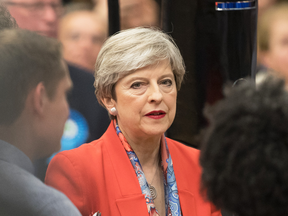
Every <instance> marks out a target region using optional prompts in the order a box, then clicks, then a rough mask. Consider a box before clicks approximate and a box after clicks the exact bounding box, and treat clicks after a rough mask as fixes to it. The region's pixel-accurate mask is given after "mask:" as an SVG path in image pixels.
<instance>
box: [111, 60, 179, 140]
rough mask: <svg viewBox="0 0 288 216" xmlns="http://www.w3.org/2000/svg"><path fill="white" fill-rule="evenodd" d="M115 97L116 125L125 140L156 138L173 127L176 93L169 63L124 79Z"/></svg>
mask: <svg viewBox="0 0 288 216" xmlns="http://www.w3.org/2000/svg"><path fill="white" fill-rule="evenodd" d="M115 93H116V97H117V102H116V101H114V103H115V107H116V109H117V111H118V114H117V121H118V124H119V127H120V129H121V131H122V132H123V134H124V136H125V137H126V138H127V137H129V138H132V139H134V140H135V139H145V138H152V137H159V136H161V135H162V134H163V133H164V132H165V131H166V130H167V129H168V128H169V127H170V125H171V124H172V122H173V120H174V117H175V113H176V98H177V90H176V83H175V79H174V74H173V72H172V70H171V67H170V64H169V63H168V61H162V62H160V63H159V64H157V65H154V66H149V67H145V68H142V69H139V70H137V71H136V72H134V73H132V74H130V75H127V76H125V77H124V78H123V79H121V80H119V81H118V82H117V84H116V86H115Z"/></svg>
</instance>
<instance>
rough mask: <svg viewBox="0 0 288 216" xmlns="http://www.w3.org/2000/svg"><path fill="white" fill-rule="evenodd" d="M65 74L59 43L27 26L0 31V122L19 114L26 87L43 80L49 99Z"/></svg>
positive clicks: (26, 91)
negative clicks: (27, 28) (30, 29)
mask: <svg viewBox="0 0 288 216" xmlns="http://www.w3.org/2000/svg"><path fill="white" fill-rule="evenodd" d="M66 74H67V71H66V68H65V67H64V62H63V60H62V54H61V50H60V43H59V42H57V41H56V40H55V39H52V38H46V37H43V36H40V35H38V34H36V33H33V32H30V31H28V30H21V29H9V30H8V29H7V30H3V31H1V32H0V124H11V123H12V122H13V121H14V120H15V119H17V117H18V116H19V115H20V114H21V112H22V110H23V108H24V105H25V101H26V98H27V95H28V93H29V91H30V90H31V89H33V88H35V87H36V86H37V85H38V83H40V82H43V84H44V86H45V88H46V90H47V94H48V96H49V98H50V99H52V98H53V96H54V94H55V90H56V87H57V85H58V83H59V81H60V80H61V78H63V77H64V76H65V75H66Z"/></svg>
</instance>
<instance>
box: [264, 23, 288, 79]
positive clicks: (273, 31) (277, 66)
mask: <svg viewBox="0 0 288 216" xmlns="http://www.w3.org/2000/svg"><path fill="white" fill-rule="evenodd" d="M265 58H266V63H267V65H266V66H267V67H268V68H270V69H272V70H274V71H275V72H276V73H277V74H278V75H279V76H281V77H283V78H285V80H286V82H288V18H286V19H281V18H280V19H276V20H275V21H274V22H273V23H272V24H271V27H270V43H269V51H268V52H267V53H266V57H265Z"/></svg>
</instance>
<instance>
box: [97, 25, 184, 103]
mask: <svg viewBox="0 0 288 216" xmlns="http://www.w3.org/2000/svg"><path fill="white" fill-rule="evenodd" d="M163 60H168V61H169V62H170V65H171V69H172V71H173V73H174V76H175V80H176V85H177V88H178V89H180V87H181V82H182V80H183V76H184V73H185V66H184V62H183V58H182V56H181V54H180V51H179V49H178V48H177V46H176V44H175V43H174V41H173V39H172V38H171V37H170V36H168V35H167V34H165V33H163V32H161V31H160V30H157V29H152V28H142V27H138V28H134V29H128V30H123V31H120V32H119V33H117V34H115V35H113V36H111V37H110V38H108V40H106V42H105V43H104V45H103V46H102V48H101V50H100V52H99V54H98V58H97V61H96V65H95V83H94V85H95V88H96V96H97V98H98V101H99V102H100V103H101V99H102V98H104V97H111V96H112V88H113V86H114V85H115V83H116V82H117V81H118V80H119V79H121V78H122V77H124V76H126V75H128V74H130V73H133V72H135V71H136V70H138V69H140V68H144V67H146V66H150V65H154V64H157V63H159V62H160V61H163Z"/></svg>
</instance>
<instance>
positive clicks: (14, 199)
mask: <svg viewBox="0 0 288 216" xmlns="http://www.w3.org/2000/svg"><path fill="white" fill-rule="evenodd" d="M0 173H1V175H0V191H1V194H0V209H1V211H0V213H1V214H0V215H1V216H2V215H20V214H21V215H48V213H49V214H50V215H66V213H67V212H68V213H70V215H71V214H72V215H80V214H78V213H79V212H78V210H77V209H76V208H75V206H73V204H72V203H71V202H70V200H69V199H68V198H67V197H66V196H65V195H64V194H62V193H61V192H59V191H57V190H55V189H53V188H51V187H49V186H47V185H45V184H44V183H43V182H42V181H40V180H39V179H38V178H36V177H35V176H34V175H33V174H31V173H29V172H27V171H26V170H24V169H22V168H20V167H18V166H16V165H14V164H10V163H7V162H5V161H4V162H3V161H0ZM73 212H74V213H73ZM64 213H65V214H64Z"/></svg>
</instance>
